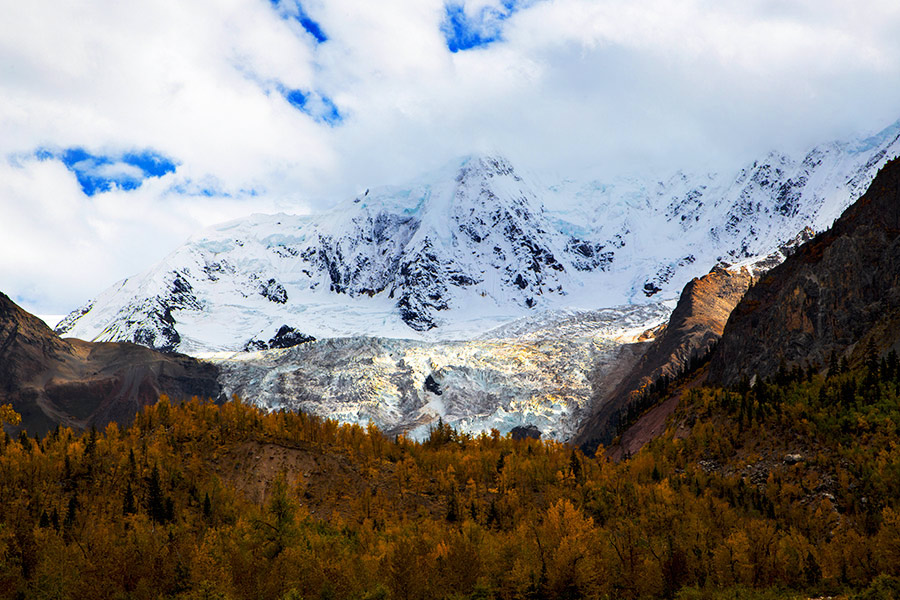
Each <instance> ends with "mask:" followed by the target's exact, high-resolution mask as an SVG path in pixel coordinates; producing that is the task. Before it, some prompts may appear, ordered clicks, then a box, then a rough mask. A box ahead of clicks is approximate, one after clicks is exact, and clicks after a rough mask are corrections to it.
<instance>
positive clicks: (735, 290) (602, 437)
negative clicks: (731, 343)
mask: <svg viewBox="0 0 900 600" xmlns="http://www.w3.org/2000/svg"><path fill="white" fill-rule="evenodd" d="M750 282H751V275H750V272H749V270H748V269H747V268H741V269H740V270H739V271H730V270H726V269H723V268H721V267H716V268H714V269H713V270H712V271H711V272H710V273H709V274H707V275H704V276H703V277H699V278H696V279H693V280H692V281H691V282H689V283H688V284H687V285H686V286H685V288H684V291H683V292H682V293H681V298H680V299H679V301H678V305H677V306H676V307H675V310H674V311H673V312H672V316H671V318H670V319H669V324H668V325H667V326H666V328H665V330H664V331H663V332H662V333H660V334H659V335H658V336H657V337H656V339H655V340H654V341H653V342H652V343H650V344H649V347H648V348H647V350H646V352H645V353H644V355H643V356H642V357H641V358H640V360H639V361H638V362H637V364H636V365H635V366H634V367H633V369H632V370H631V371H630V372H629V373H628V374H627V375H626V376H625V377H624V378H623V379H622V381H621V383H619V385H618V386H617V387H616V388H614V389H613V390H612V391H611V392H610V393H609V394H608V395H607V396H606V397H602V396H601V397H595V398H594V406H595V407H597V410H596V412H594V414H592V415H591V417H590V418H589V419H588V420H587V421H586V422H585V423H584V425H583V426H582V428H581V430H580V431H579V434H578V436H576V437H575V439H574V440H573V442H574V443H576V444H578V445H580V446H583V447H585V448H586V449H587V450H589V451H593V450H594V449H596V447H597V445H598V444H600V443H603V444H607V443H609V441H610V440H611V439H612V438H613V437H614V433H613V432H612V431H611V429H612V428H613V427H614V426H615V423H613V422H612V420H614V418H615V417H616V414H617V413H618V412H619V411H620V410H622V409H623V408H624V407H625V406H627V405H628V403H629V402H630V401H631V400H632V399H633V397H634V396H635V395H636V394H638V393H639V392H640V390H642V389H643V388H644V387H646V386H648V385H649V384H650V383H652V382H654V381H656V380H657V379H659V378H660V377H663V376H667V377H672V378H673V377H675V376H676V375H678V374H679V373H680V372H682V371H684V370H685V369H687V368H688V366H689V365H690V362H691V360H692V359H694V358H701V357H703V356H704V355H706V354H707V353H708V352H709V351H710V350H711V349H712V348H713V346H714V345H715V344H716V342H718V341H719V338H720V337H721V336H722V331H723V329H724V328H725V323H726V321H727V320H728V317H729V315H730V314H731V311H732V310H733V309H734V307H735V306H736V305H737V304H738V302H739V301H740V299H741V298H742V297H743V295H744V294H745V293H746V291H747V289H748V288H749V287H750Z"/></svg>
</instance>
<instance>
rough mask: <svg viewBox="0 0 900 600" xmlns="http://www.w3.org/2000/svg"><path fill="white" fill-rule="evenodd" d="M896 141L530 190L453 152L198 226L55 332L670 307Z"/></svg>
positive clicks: (163, 334)
mask: <svg viewBox="0 0 900 600" xmlns="http://www.w3.org/2000/svg"><path fill="white" fill-rule="evenodd" d="M898 132H900V125H897V124H895V125H893V126H891V127H889V128H887V129H885V130H884V131H883V132H881V133H880V134H878V135H877V136H872V137H870V138H868V139H865V140H857V141H854V142H834V143H830V144H823V145H820V146H816V147H815V148H813V149H812V150H811V151H809V152H807V153H806V154H805V155H804V156H803V157H802V158H800V159H794V158H791V157H789V156H786V155H783V154H778V153H771V154H770V155H768V156H767V157H766V158H765V159H763V160H759V161H756V162H754V163H752V164H750V165H748V166H747V167H746V168H745V169H743V170H741V171H740V172H739V173H738V174H737V175H736V176H732V175H728V174H725V175H720V176H713V175H706V176H701V177H699V178H694V177H689V176H687V175H685V174H683V173H681V174H676V175H675V176H673V177H671V178H669V179H668V180H666V181H665V182H662V181H660V182H657V183H655V184H649V183H641V182H636V181H630V182H625V183H622V182H619V183H617V184H614V185H606V184H601V183H599V182H589V183H587V184H584V185H580V187H579V184H571V185H568V184H567V185H562V186H556V187H555V188H553V189H549V188H548V189H541V188H540V187H539V186H536V185H535V184H533V183H531V182H530V181H528V180H527V179H526V178H525V177H524V176H523V175H521V174H520V173H519V172H518V171H516V169H515V168H514V167H513V166H512V165H511V164H510V163H509V162H508V161H506V160H505V159H503V158H500V157H490V156H487V157H470V158H468V159H466V160H463V161H461V162H460V163H458V164H455V165H451V167H448V168H447V169H445V170H443V171H441V172H439V173H437V174H432V175H428V176H424V177H423V178H420V179H419V180H417V181H414V182H412V183H410V184H409V185H407V186H399V187H397V186H395V187H390V188H377V189H372V190H371V191H368V190H367V192H366V193H365V194H362V195H360V196H358V197H356V198H352V199H348V200H346V201H344V202H343V203H342V204H340V205H339V206H338V207H337V208H335V209H332V210H331V211H328V212H326V213H323V214H320V215H313V216H302V217H296V216H291V215H253V216H251V217H249V218H247V219H243V220H238V221H232V222H229V223H226V224H224V225H221V226H217V227H214V228H210V229H208V230H206V231H204V232H201V233H199V234H197V235H196V236H194V237H193V238H192V239H191V240H190V241H189V242H188V243H187V244H185V245H184V246H182V247H181V248H179V249H176V250H175V251H174V252H173V253H171V254H170V255H169V257H167V258H166V259H164V260H163V261H162V262H161V263H159V264H157V265H156V266H154V267H153V268H151V269H150V270H149V271H147V272H146V273H144V274H141V275H139V276H136V277H132V278H129V279H126V280H123V281H122V282H119V283H117V284H116V285H114V286H112V287H111V288H109V289H107V290H106V291H104V292H103V293H102V294H101V295H100V296H98V297H97V298H96V299H95V300H94V301H92V302H90V303H88V304H86V305H85V306H84V307H82V308H80V309H78V310H76V311H74V312H73V313H72V314H70V315H69V316H68V317H67V318H66V319H65V320H64V321H63V322H62V323H61V324H60V326H59V328H58V331H59V332H60V333H61V334H69V335H73V336H76V337H82V338H85V339H91V340H97V341H104V340H106V341H114V340H130V341H134V342H137V343H142V344H144V345H147V346H150V347H154V348H157V349H161V350H179V351H184V352H188V353H191V352H205V351H231V350H239V349H241V348H244V347H245V346H247V344H248V343H249V342H250V341H251V340H253V339H270V338H272V337H273V336H274V335H275V334H276V333H277V331H279V330H280V329H281V328H282V327H285V326H287V327H289V328H291V329H292V330H294V331H297V332H298V333H300V334H303V335H306V336H311V337H315V338H318V339H321V338H323V337H346V336H358V335H375V336H384V337H393V338H406V337H408V338H411V339H418V340H423V341H435V340H453V339H471V338H472V337H474V336H475V335H477V334H478V333H481V332H483V331H484V330H486V329H490V328H492V327H495V326H498V325H501V324H503V323H504V322H508V321H511V320H514V319H516V318H519V317H522V316H525V315H527V314H533V313H535V312H539V311H543V310H547V309H565V308H580V309H596V308H598V307H602V306H616V305H621V304H627V303H644V302H650V301H657V300H658V299H663V300H675V299H676V298H677V295H678V293H679V292H680V291H681V289H682V288H683V286H684V285H685V284H686V283H687V282H688V281H690V279H692V278H693V277H695V276H698V275H701V274H702V273H703V272H705V271H706V270H708V269H709V267H710V266H712V265H715V264H717V263H719V262H725V263H739V262H742V261H748V260H751V261H752V260H754V259H755V257H758V256H765V255H767V254H769V253H770V252H772V251H773V250H774V249H776V248H777V247H778V246H780V245H781V244H783V243H784V242H785V241H787V240H789V239H791V238H793V237H795V236H796V235H797V232H798V231H801V230H802V229H804V228H806V227H809V226H811V225H812V226H813V227H814V228H815V229H821V228H824V227H827V226H828V225H830V224H831V220H833V218H834V217H835V216H837V214H839V212H840V210H842V209H843V208H844V207H845V206H846V205H847V204H849V203H850V202H851V201H852V200H854V199H855V197H854V195H855V194H856V193H857V191H859V190H860V189H861V188H862V187H863V186H864V185H865V184H867V183H868V181H870V179H871V177H873V176H874V170H875V169H876V168H877V167H878V166H879V165H880V164H882V163H883V161H885V160H886V159H887V158H888V157H889V156H893V155H895V154H897V153H898V152H900V133H898Z"/></svg>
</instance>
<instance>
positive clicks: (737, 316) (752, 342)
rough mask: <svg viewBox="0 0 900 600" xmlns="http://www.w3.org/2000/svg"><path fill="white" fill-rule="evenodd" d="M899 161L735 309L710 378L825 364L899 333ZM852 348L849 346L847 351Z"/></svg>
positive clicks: (723, 380) (893, 340)
mask: <svg viewBox="0 0 900 600" xmlns="http://www.w3.org/2000/svg"><path fill="white" fill-rule="evenodd" d="M898 326H900V161H898V160H893V161H891V162H889V163H888V164H887V165H886V166H885V167H884V168H882V170H881V171H880V172H879V173H878V175H877V177H876V178H875V180H874V181H873V182H872V184H871V186H870V187H869V189H868V191H867V192H866V193H865V194H864V195H863V196H862V197H861V198H860V199H859V200H858V201H857V202H856V203H855V204H854V205H853V206H851V207H850V208H849V209H847V210H846V211H845V212H844V214H843V215H842V216H841V217H840V218H839V219H838V220H837V221H836V222H835V224H834V227H832V228H831V229H830V230H829V231H827V232H825V233H823V234H820V235H818V236H817V237H815V238H814V239H813V240H811V241H809V242H807V243H806V244H804V245H803V246H801V247H800V248H799V249H798V251H797V252H795V253H794V254H793V255H792V256H791V257H789V258H788V259H787V260H786V261H785V262H784V263H782V264H781V265H780V266H778V267H776V268H774V269H772V270H771V271H770V272H769V273H768V274H767V275H765V276H764V277H762V278H761V279H760V280H759V282H758V283H756V285H754V286H753V287H752V288H751V289H750V290H749V291H748V293H747V294H746V295H745V296H744V298H743V300H741V302H740V303H739V304H738V306H737V307H736V308H735V310H734V312H733V313H732V316H731V318H730V320H729V321H728V324H727V326H726V327H725V331H724V334H723V337H722V340H721V343H720V344H719V347H718V349H717V351H716V353H715V356H714V357H713V360H712V363H711V364H710V372H709V377H710V381H711V382H713V383H718V384H722V385H729V384H733V383H735V382H737V381H739V380H740V379H741V378H742V377H744V376H746V377H752V376H753V375H759V376H761V377H766V376H769V375H771V374H773V373H775V372H776V371H777V370H778V369H779V367H780V365H781V363H782V361H784V362H785V363H786V364H787V365H788V366H791V365H792V364H798V363H799V364H818V365H819V366H820V367H824V366H825V365H826V364H827V363H828V360H829V357H830V355H831V352H832V351H836V352H837V353H838V355H840V354H850V355H851V357H853V358H859V356H860V355H861V354H862V348H863V347H864V344H860V342H861V341H863V340H868V339H872V340H873V341H874V342H875V343H876V347H877V348H879V349H885V348H887V347H890V346H895V345H896V344H897V342H898V340H900V327H898ZM854 350H855V351H856V352H855V353H853V351H854Z"/></svg>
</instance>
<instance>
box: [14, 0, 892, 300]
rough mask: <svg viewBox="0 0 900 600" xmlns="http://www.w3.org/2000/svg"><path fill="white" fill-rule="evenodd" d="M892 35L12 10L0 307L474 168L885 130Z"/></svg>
mask: <svg viewBox="0 0 900 600" xmlns="http://www.w3.org/2000/svg"><path fill="white" fill-rule="evenodd" d="M898 33H900V3H898V2H897V1H896V0H857V1H854V2H850V1H847V0H803V1H800V0H798V1H791V0H707V1H703V0H467V1H465V2H460V1H457V0H453V1H445V0H377V1H376V0H301V2H297V1H296V0H277V1H272V0H189V1H186V0H143V1H140V0H136V1H134V2H122V1H121V0H91V1H87V0H84V1H73V2H59V1H58V0H29V1H28V2H14V1H13V0H0V244H2V252H0V291H3V292H6V293H7V294H9V295H10V296H11V297H12V298H13V299H14V300H16V301H17V302H19V303H20V304H22V305H23V306H24V307H25V308H26V309H28V310H31V311H34V312H38V313H52V314H57V313H63V312H67V311H68V310H71V309H73V308H75V306H76V305H78V304H80V303H82V302H83V301H85V300H87V299H88V298H90V297H92V296H94V295H96V294H97V293H99V292H100V291H102V290H103V289H104V288H106V287H107V286H109V285H110V284H112V283H114V282H115V281H116V280H118V279H120V278H122V277H125V276H128V275H131V274H134V273H136V272H140V271H142V270H144V269H146V268H147V267H149V266H150V265H151V264H152V263H154V262H155V261H157V260H159V259H160V258H162V257H163V256H165V255H166V254H167V253H169V252H170V251H171V250H173V249H174V248H175V247H176V246H178V245H179V244H180V243H182V242H183V241H184V240H185V239H186V238H187V237H188V236H189V235H190V234H191V233H193V232H194V231H196V230H197V229H199V228H201V227H204V226H207V225H211V224H214V223H217V222H221V221H223V220H227V219H231V218H236V217H239V216H242V215H245V214H249V213H252V212H272V211H276V210H282V211H285V212H294V213H303V212H309V211H315V210H321V209H322V208H324V207H327V206H329V205H331V204H333V203H335V202H336V201H338V200H341V199H343V198H345V197H346V196H348V195H351V194H355V193H357V192H359V191H361V190H364V189H365V188H368V187H372V186H376V185H381V184H388V183H397V182H402V181H403V180H406V179H409V178H411V177H414V176H416V175H418V174H420V173H422V172H426V171H429V170H431V169H434V168H437V167H440V166H442V165H444V164H446V163H447V162H448V161H450V160H452V159H453V158H455V157H458V156H461V155H465V154H470V153H473V152H498V153H501V154H504V155H506V156H507V157H509V158H510V159H511V160H512V161H513V163H514V164H515V165H517V166H520V167H521V168H524V169H531V170H534V171H537V172H539V173H542V174H546V176H547V177H548V178H550V179H552V177H553V176H554V174H558V175H564V176H576V177H578V176H581V174H582V173H583V172H585V171H586V170H592V171H594V172H596V173H599V174H601V175H602V176H604V177H613V176H615V175H616V174H617V173H624V172H644V173H659V174H660V175H659V176H660V177H663V176H664V175H665V173H666V172H668V171H670V170H674V169H676V168H684V169H686V170H695V171H696V170H705V169H721V168H734V167H736V166H737V165H739V164H742V163H743V162H744V161H747V160H752V159H753V158H754V157H756V156H758V155H759V154H760V153H764V152H766V151H768V150H771V149H776V148H777V149H783V150H787V151H801V150H802V149H804V148H806V147H808V146H810V145H812V144H815V143H818V142H823V141H828V140H830V139H835V138H845V137H853V136H855V135H858V134H864V133H872V132H875V131H877V130H880V129H882V128H884V127H886V126H887V125H889V124H890V123H892V122H893V121H895V120H897V119H898V118H900V35H898Z"/></svg>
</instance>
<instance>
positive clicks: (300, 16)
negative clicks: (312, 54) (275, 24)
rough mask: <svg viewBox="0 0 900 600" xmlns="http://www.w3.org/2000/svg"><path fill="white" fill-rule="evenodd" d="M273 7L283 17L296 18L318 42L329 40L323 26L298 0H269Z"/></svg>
mask: <svg viewBox="0 0 900 600" xmlns="http://www.w3.org/2000/svg"><path fill="white" fill-rule="evenodd" d="M269 2H270V3H271V4H272V7H273V8H274V9H275V10H277V11H278V12H279V14H281V17H282V18H283V19H289V20H294V21H296V22H297V23H300V26H301V27H303V29H304V30H305V31H306V33H308V34H309V35H311V36H312V37H313V38H314V39H315V40H316V43H317V44H321V43H323V42H327V41H328V36H327V35H325V32H324V31H323V30H322V26H321V25H319V24H318V23H317V22H316V21H314V20H313V19H312V18H310V16H309V15H308V14H307V12H306V11H305V10H304V9H303V5H302V4H300V2H297V1H296V0H294V1H291V0H269Z"/></svg>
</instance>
